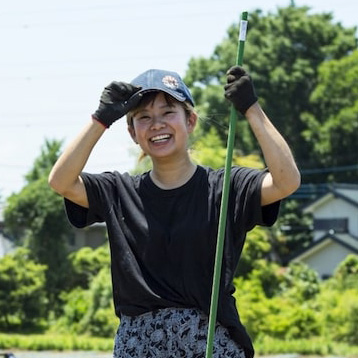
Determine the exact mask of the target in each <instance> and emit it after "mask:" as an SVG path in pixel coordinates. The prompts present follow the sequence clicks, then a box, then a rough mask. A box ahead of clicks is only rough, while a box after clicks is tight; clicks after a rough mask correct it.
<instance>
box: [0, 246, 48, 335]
mask: <svg viewBox="0 0 358 358" xmlns="http://www.w3.org/2000/svg"><path fill="white" fill-rule="evenodd" d="M45 271H46V266H45V265H40V264H37V263H35V262H34V261H32V260H30V259H29V250H27V249H25V248H18V249H17V250H16V251H15V252H14V253H12V254H9V255H6V256H5V257H3V258H2V259H0V324H1V325H2V326H5V327H6V328H7V329H9V328H11V329H13V328H14V327H16V326H17V327H19V328H22V329H25V328H27V327H28V326H32V327H34V326H36V325H38V324H39V322H40V321H41V319H43V318H44V307H45V306H46V303H47V301H46V292H45Z"/></svg>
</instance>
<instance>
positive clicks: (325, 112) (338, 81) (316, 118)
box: [303, 50, 358, 183]
mask: <svg viewBox="0 0 358 358" xmlns="http://www.w3.org/2000/svg"><path fill="white" fill-rule="evenodd" d="M357 78H358V50H356V51H354V52H352V53H351V54H350V55H348V56H346V57H344V58H342V59H338V60H331V61H326V62H324V63H322V64H321V65H320V66H319V70H318V85H317V86H316V88H315V89H314V91H313V92H312V94H311V97H310V98H311V104H312V113H306V114H305V115H304V116H303V119H304V121H305V123H306V125H307V129H306V130H305V131H304V135H305V137H306V139H307V140H309V141H310V142H312V143H313V147H314V151H313V153H312V154H313V155H314V156H315V162H316V163H317V166H318V167H321V168H332V167H333V168H336V169H340V167H345V170H344V171H339V170H337V171H334V170H333V171H327V174H325V176H326V178H327V179H326V180H327V181H331V182H332V181H335V182H339V181H345V182H351V183H355V182H356V180H357V173H358V162H357V151H358V130H357V129H358V82H357ZM353 164H354V165H353ZM350 167H351V168H350ZM321 177H322V175H321Z"/></svg>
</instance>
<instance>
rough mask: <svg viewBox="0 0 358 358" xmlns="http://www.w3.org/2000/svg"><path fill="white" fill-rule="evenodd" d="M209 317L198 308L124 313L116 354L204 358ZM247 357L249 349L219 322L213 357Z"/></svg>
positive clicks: (129, 357)
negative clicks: (239, 342) (235, 339)
mask: <svg viewBox="0 0 358 358" xmlns="http://www.w3.org/2000/svg"><path fill="white" fill-rule="evenodd" d="M207 331H208V317H207V316H206V315H205V314H203V313H202V312H201V311H199V310H197V309H191V308H165V309H161V310H158V311H155V312H148V313H145V314H142V315H140V316H136V317H128V316H122V318H121V324H120V326H119V328H118V331H117V334H116V336H115V342H114V352H113V358H144V357H145V358H179V357H185V358H204V357H205V352H206V337H207ZM224 357H225V358H226V357H230V358H245V353H244V351H243V349H242V348H241V347H239V346H238V344H237V343H235V342H234V341H233V340H232V339H231V338H230V336H229V333H228V331H227V329H226V328H224V327H223V326H221V325H219V324H217V325H216V328H215V339H214V346H213V358H224Z"/></svg>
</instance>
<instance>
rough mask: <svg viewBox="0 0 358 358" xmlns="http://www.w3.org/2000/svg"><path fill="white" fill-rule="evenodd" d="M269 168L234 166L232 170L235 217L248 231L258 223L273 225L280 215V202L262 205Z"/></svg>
mask: <svg viewBox="0 0 358 358" xmlns="http://www.w3.org/2000/svg"><path fill="white" fill-rule="evenodd" d="M266 174H267V170H257V169H252V168H244V167H234V168H233V169H232V172H231V185H232V193H233V198H232V200H233V203H232V205H233V207H234V213H235V214H234V217H235V222H236V223H237V224H240V225H242V224H244V225H245V227H246V229H247V231H249V230H251V229H252V228H253V227H254V226H256V225H263V226H272V225H273V224H274V223H275V221H276V219H277V216H278V212H279V207H280V202H279V201H278V202H275V203H273V204H270V205H266V206H262V205H261V187H262V181H263V179H264V177H265V175H266Z"/></svg>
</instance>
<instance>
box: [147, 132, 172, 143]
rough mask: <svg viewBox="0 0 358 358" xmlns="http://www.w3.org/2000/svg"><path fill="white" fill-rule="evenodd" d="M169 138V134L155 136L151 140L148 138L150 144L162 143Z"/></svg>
mask: <svg viewBox="0 0 358 358" xmlns="http://www.w3.org/2000/svg"><path fill="white" fill-rule="evenodd" d="M169 138H170V135H169V134H161V135H157V136H155V137H153V138H150V140H151V142H160V141H164V140H167V139H169Z"/></svg>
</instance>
